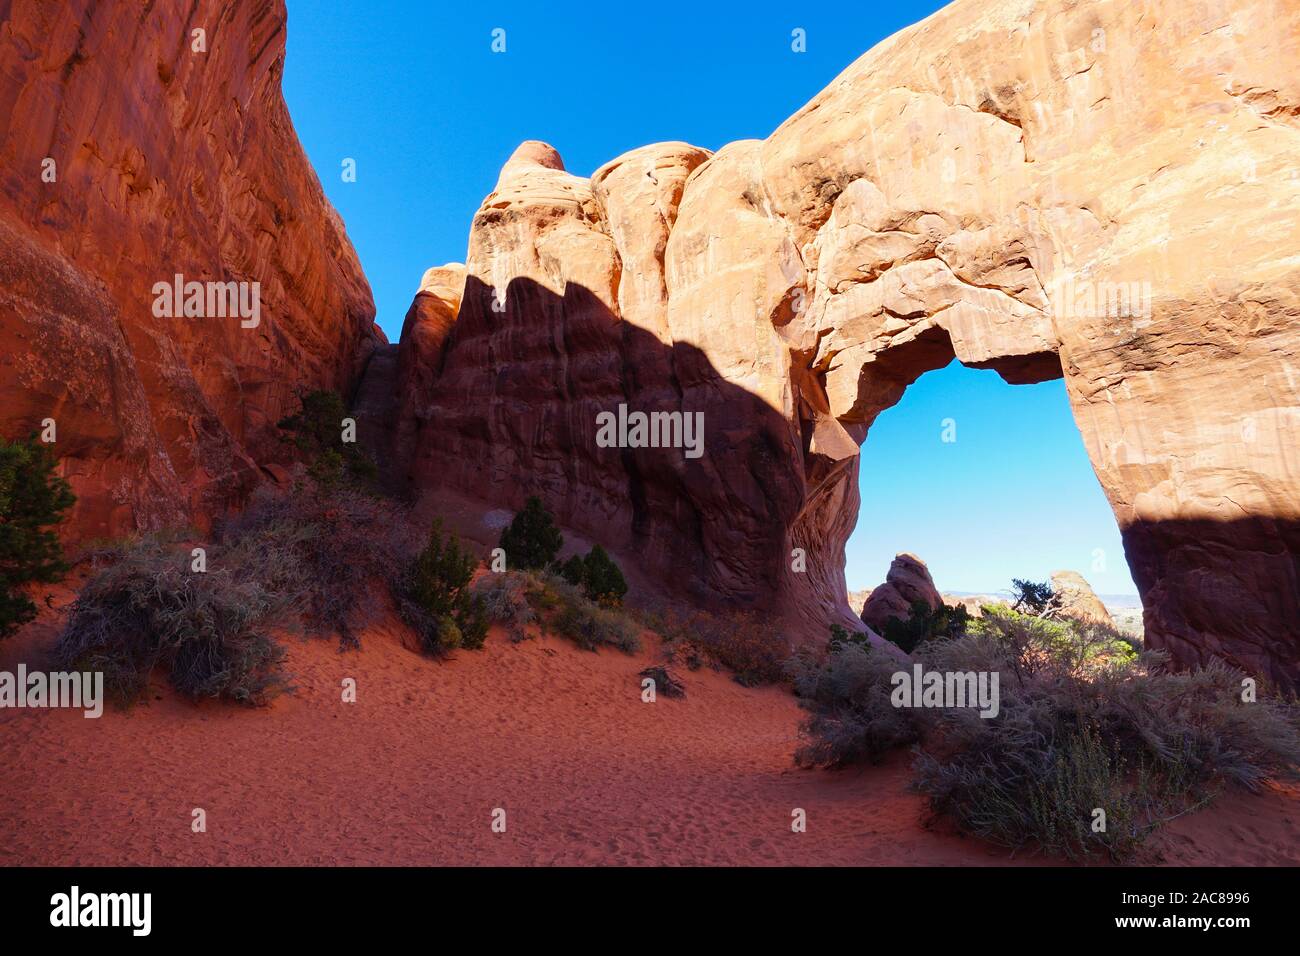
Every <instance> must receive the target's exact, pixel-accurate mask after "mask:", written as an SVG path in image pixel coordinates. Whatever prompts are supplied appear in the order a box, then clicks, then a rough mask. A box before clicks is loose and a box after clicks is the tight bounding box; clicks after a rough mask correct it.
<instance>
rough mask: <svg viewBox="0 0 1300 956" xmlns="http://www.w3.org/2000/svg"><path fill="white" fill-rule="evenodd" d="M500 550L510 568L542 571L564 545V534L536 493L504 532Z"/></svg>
mask: <svg viewBox="0 0 1300 956" xmlns="http://www.w3.org/2000/svg"><path fill="white" fill-rule="evenodd" d="M500 547H501V550H503V551H505V553H506V562H507V565H508V566H509V568H510V569H511V570H515V571H540V570H542V569H543V568H546V567H549V566H550V565H551V564H552V563H553V562H554V561H555V556H556V555H557V554H559V553H560V548H562V547H564V535H562V534H561V533H560V529H559V528H557V527H556V526H555V519H554V518H553V517H552V516H551V513H550V512H549V511H547V510H546V508H545V507H543V505H542V499H541V498H538V497H537V496H536V495H534V496H532V497H531V498H529V499H528V500H527V501H526V502H525V503H524V510H523V511H521V512H519V513H518V514H516V515H515V517H514V520H512V521H511V522H510V525H509V527H507V528H506V529H505V530H504V531H502V532H501V542H500Z"/></svg>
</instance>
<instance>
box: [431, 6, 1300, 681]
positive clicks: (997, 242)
mask: <svg viewBox="0 0 1300 956" xmlns="http://www.w3.org/2000/svg"><path fill="white" fill-rule="evenodd" d="M1298 35H1300V7H1297V6H1296V5H1295V4H1294V3H1289V2H1283V0H1245V2H1242V3H1237V4H1233V5H1231V7H1229V6H1225V5H1224V4H1222V3H1219V2H1217V0H1151V2H1148V3H1144V4H1140V5H1137V4H1115V3H1103V2H1097V0H1093V2H1088V0H1083V2H1080V0H1038V2H1029V0H994V2H987V0H957V2H954V3H952V4H950V5H948V6H946V7H944V8H943V9H942V10H940V11H939V12H937V13H936V14H934V15H933V16H931V17H929V18H927V19H926V20H924V21H922V22H921V23H919V24H917V25H915V26H913V27H910V28H908V29H906V30H904V31H902V32H901V33H899V34H897V35H896V36H894V37H891V38H890V39H888V40H886V41H884V42H883V43H881V44H880V45H879V46H877V47H876V48H875V49H874V50H872V51H871V52H870V53H868V54H866V55H865V56H863V57H862V58H860V59H859V60H858V61H857V62H856V63H854V64H853V65H852V66H850V67H849V68H848V69H847V70H846V71H845V72H844V73H843V74H842V75H841V76H840V77H838V78H837V79H836V80H835V81H834V82H833V83H832V84H831V85H830V86H829V87H828V88H827V89H826V90H825V91H824V92H822V93H821V94H819V95H818V96H817V97H815V98H814V99H813V101H812V102H810V103H809V104H808V105H807V106H805V107H804V108H803V109H802V110H800V111H799V112H798V113H797V114H795V116H793V117H792V118H791V119H789V120H788V121H787V122H786V123H784V124H783V125H782V126H781V127H780V128H779V129H777V130H776V132H774V133H773V134H772V135H771V136H770V137H768V138H767V139H766V140H763V141H744V142H738V143H732V144H730V145H728V146H726V147H724V148H723V149H721V150H719V151H718V152H717V153H716V154H714V155H710V154H709V153H708V152H706V151H705V150H701V149H697V148H695V147H691V146H688V145H686V144H682V143H668V144H660V145H655V146H648V147H644V148H641V149H638V150H634V151H632V152H631V153H627V154H625V155H623V156H621V157H619V158H618V159H616V160H614V161H613V162H611V163H608V164H606V165H605V166H604V167H602V168H601V169H600V170H598V171H597V172H596V174H595V175H594V176H593V177H592V178H591V179H589V180H588V179H585V178H582V177H579V176H574V175H571V174H569V173H567V172H565V171H564V170H563V164H562V163H561V162H560V160H559V156H558V154H557V153H556V152H555V151H554V150H553V149H551V148H550V147H548V146H546V145H544V144H538V143H530V144H525V145H524V146H523V147H521V148H520V150H519V151H518V152H517V153H516V154H515V156H514V157H512V159H511V161H510V162H509V163H507V164H506V167H505V168H504V169H503V170H502V173H501V178H500V181H499V182H498V184H497V188H496V190H494V191H493V193H492V194H491V195H489V196H488V197H487V199H485V200H484V202H483V205H482V207H481V208H480V209H479V211H478V213H477V215H476V216H475V218H474V222H473V226H472V228H471V232H470V252H469V258H468V261H467V264H466V265H467V278H466V285H465V298H464V302H463V304H462V307H461V312H460V317H459V318H458V319H457V321H456V323H455V325H454V327H453V328H452V330H451V334H450V335H449V337H448V339H447V341H446V344H445V348H444V350H443V351H442V353H441V357H440V362H441V365H440V370H439V372H438V374H437V375H436V377H435V378H434V381H433V383H432V388H431V390H430V391H429V393H428V395H427V397H426V398H425V399H424V400H423V401H422V402H421V403H420V405H419V406H418V407H417V408H415V409H413V410H411V412H412V413H413V414H414V415H415V416H416V417H418V418H422V419H423V420H425V421H429V422H433V421H436V422H437V427H436V429H428V428H426V429H425V430H424V432H423V433H422V434H423V436H424V437H423V438H422V440H421V441H420V443H419V448H418V449H416V452H415V460H414V463H413V466H412V469H411V474H412V476H413V479H414V481H415V482H416V483H417V484H420V483H429V482H447V483H450V484H452V485H454V486H455V487H458V488H460V489H463V490H465V491H468V492H472V493H474V494H478V495H480V496H482V497H483V498H484V499H485V500H486V501H489V502H494V503H498V504H505V505H508V506H518V505H519V504H520V503H521V502H522V500H523V498H524V496H525V495H527V494H532V493H536V494H541V495H542V496H543V497H544V498H545V499H546V500H547V502H548V503H549V504H550V506H551V507H552V508H553V509H554V510H556V512H557V513H558V514H559V516H560V518H561V520H562V521H564V522H565V523H566V524H569V525H571V526H574V527H577V528H579V529H581V530H583V531H585V532H587V533H589V534H591V535H593V536H594V537H596V538H597V539H599V540H601V541H603V542H605V543H606V544H607V545H609V546H611V547H616V548H618V549H620V550H621V551H622V552H623V553H624V554H625V555H630V556H633V557H634V558H635V559H636V560H637V561H638V563H640V564H641V565H642V566H643V567H644V568H645V569H646V570H647V572H648V573H650V574H652V575H653V576H655V577H656V578H658V579H659V580H661V581H662V582H664V584H665V586H667V587H675V588H679V589H681V590H683V591H688V592H690V593H692V594H693V595H695V596H696V597H698V598H699V599H701V600H707V601H709V602H712V603H723V604H737V605H744V606H749V607H757V608H760V609H766V610H767V611H768V613H771V614H775V615H778V616H784V617H785V618H786V619H787V621H788V626H789V627H790V628H791V629H792V630H799V629H804V630H805V631H806V632H807V633H808V635H809V636H810V638H811V637H814V636H817V635H824V634H825V627H826V624H827V623H830V622H836V621H840V622H852V621H853V620H854V616H852V615H851V612H850V611H849V608H848V606H847V603H846V598H847V595H846V591H845V586H844V577H843V562H844V550H843V546H844V542H845V540H846V539H847V537H848V535H849V533H850V531H851V530H852V527H853V524H854V521H855V518H856V512H857V508H858V489H857V480H856V475H857V460H856V455H857V448H858V444H859V442H861V441H862V440H863V438H864V437H866V434H867V430H868V428H869V427H870V426H871V424H872V422H874V421H875V419H876V417H877V416H878V415H879V414H880V412H881V411H883V410H884V409H886V408H888V407H889V406H891V405H893V404H894V403H895V402H897V401H898V400H899V398H900V397H901V396H902V394H903V391H904V389H905V388H906V387H907V386H908V385H909V384H910V383H911V382H913V381H914V380H915V379H916V378H917V377H918V376H919V375H921V374H922V373H924V372H925V371H927V370H930V369H936V368H941V367H942V366H944V365H946V364H947V363H948V362H950V361H951V360H952V359H953V357H954V356H955V357H957V358H958V359H960V360H961V361H962V362H963V363H965V364H967V365H969V366H973V367H977V368H992V369H996V370H997V371H998V372H999V373H1000V374H1001V375H1002V376H1003V377H1004V378H1006V379H1007V380H1008V381H1010V382H1017V383H1018V382H1039V381H1043V380H1045V379H1051V378H1058V377H1061V376H1062V375H1064V377H1065V379H1066V385H1067V390H1068V394H1069V397H1070V402H1071V406H1072V408H1073V411H1074V416H1075V421H1076V423H1077V424H1078V427H1079V429H1080V431H1081V433H1082V435H1083V439H1084V442H1085V444H1086V447H1087V449H1088V453H1089V455H1090V457H1091V459H1092V464H1093V467H1094V469H1095V470H1096V473H1097V475H1098V477H1099V478H1100V480H1101V483H1102V487H1103V489H1104V490H1105V492H1106V495H1107V497H1108V498H1109V500H1110V502H1111V505H1112V507H1113V508H1114V511H1115V514H1116V518H1117V520H1118V523H1119V526H1120V530H1121V533H1122V535H1123V537H1124V542H1125V550H1126V554H1127V556H1128V559H1129V562H1130V565H1131V568H1132V571H1133V575H1134V578H1135V580H1136V582H1137V584H1138V587H1139V589H1140V591H1141V593H1142V595H1143V598H1144V601H1145V605H1146V625H1147V627H1146V631H1147V642H1148V644H1150V645H1152V646H1155V647H1163V648H1167V649H1168V650H1169V651H1170V652H1171V653H1172V655H1173V656H1174V658H1175V659H1176V660H1179V661H1182V662H1184V663H1193V662H1198V661H1205V660H1207V659H1209V658H1211V657H1220V658H1224V659H1226V660H1229V661H1231V662H1233V663H1235V664H1238V665H1240V666H1243V667H1245V668H1247V669H1249V670H1251V671H1254V672H1256V673H1261V674H1266V675H1268V676H1269V677H1272V678H1274V679H1276V680H1277V681H1279V682H1281V683H1283V684H1285V685H1291V686H1295V685H1296V684H1297V682H1298V681H1300V576H1298V572H1297V567H1300V473H1297V471H1296V466H1295V461H1294V454H1293V451H1294V449H1295V448H1297V447H1300V416H1298V415H1297V414H1296V413H1295V412H1296V409H1297V408H1300V263H1298V261H1297V259H1296V258H1295V256H1294V254H1293V252H1294V246H1295V241H1294V240H1295V239H1296V238H1297V237H1298V236H1300V177H1297V176H1296V175H1295V163H1294V158H1295V156H1296V155H1297V153H1298V152H1300V127H1298V126H1297V123H1296V113H1297V109H1300V107H1298V106H1297V104H1300V79H1298V78H1300V44H1298V43H1296V42H1295V39H1296V37H1297V36H1298ZM1288 240H1291V241H1288ZM620 404H625V405H627V406H628V407H629V408H632V409H636V410H644V411H646V412H655V411H660V412H682V413H696V412H700V413H703V414H704V416H705V417H704V428H705V432H706V448H707V451H706V453H705V454H704V455H703V457H701V458H700V459H698V460H688V459H683V457H682V455H681V454H680V453H679V452H676V451H673V450H666V449H662V448H652V447H622V448H612V449H611V448H602V447H599V446H598V445H597V443H596V439H595V434H596V426H595V423H596V416H597V414H599V413H601V412H605V411H610V410H613V409H614V408H615V407H616V406H618V405H620ZM1009 453H1013V452H1010V451H1009ZM899 468H900V473H901V471H902V469H904V468H905V465H904V464H902V463H900V464H899ZM868 506H869V507H874V506H876V503H874V502H873V503H868ZM972 546H974V545H972Z"/></svg>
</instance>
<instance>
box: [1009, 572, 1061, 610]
mask: <svg viewBox="0 0 1300 956" xmlns="http://www.w3.org/2000/svg"><path fill="white" fill-rule="evenodd" d="M1011 593H1012V596H1013V597H1014V598H1015V599H1016V601H1015V603H1014V604H1012V605H1011V609H1012V610H1013V611H1019V610H1020V609H1021V608H1022V607H1025V608H1028V609H1029V610H1030V611H1031V612H1033V613H1034V614H1042V613H1043V612H1044V611H1046V610H1047V609H1048V608H1049V607H1051V605H1052V601H1053V599H1054V598H1055V597H1056V595H1055V593H1054V592H1053V591H1052V585H1051V584H1050V583H1048V582H1047V581H1043V582H1041V583H1038V582H1034V581H1022V580H1021V579H1020V578H1012V580H1011Z"/></svg>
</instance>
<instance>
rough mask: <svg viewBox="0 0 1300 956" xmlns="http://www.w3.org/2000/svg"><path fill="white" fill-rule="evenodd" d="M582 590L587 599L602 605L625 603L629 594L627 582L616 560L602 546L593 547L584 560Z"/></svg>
mask: <svg viewBox="0 0 1300 956" xmlns="http://www.w3.org/2000/svg"><path fill="white" fill-rule="evenodd" d="M582 570H583V575H582V589H583V591H585V592H586V594H587V597H589V598H591V600H593V601H596V602H598V603H600V604H608V605H616V604H622V603H623V595H625V594H627V581H626V579H624V577H623V572H622V571H621V570H620V569H619V566H618V565H617V564H615V563H614V559H613V558H611V557H610V556H609V555H608V554H606V553H605V549H604V548H602V547H601V546H600V545H598V544H597V545H593V546H592V549H591V551H590V552H589V553H588V554H587V556H586V557H585V558H583V560H582Z"/></svg>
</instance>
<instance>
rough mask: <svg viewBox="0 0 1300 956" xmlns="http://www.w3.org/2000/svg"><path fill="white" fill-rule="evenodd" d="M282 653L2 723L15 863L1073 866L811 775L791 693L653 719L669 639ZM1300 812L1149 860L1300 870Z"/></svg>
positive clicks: (713, 701) (36, 634)
mask: <svg viewBox="0 0 1300 956" xmlns="http://www.w3.org/2000/svg"><path fill="white" fill-rule="evenodd" d="M72 596H73V592H72V591H71V590H69V589H60V592H59V593H58V594H56V596H55V599H54V604H55V608H54V609H42V613H41V617H40V618H39V619H38V620H37V621H35V622H34V623H32V624H31V625H29V626H28V627H27V628H25V629H24V630H23V631H21V632H20V633H19V634H17V635H16V636H15V637H13V638H12V639H10V640H7V641H5V642H4V643H3V644H0V669H3V670H10V671H12V670H14V669H15V668H16V666H17V664H18V663H19V662H20V661H21V662H26V663H27V664H28V665H29V666H32V667H35V666H39V662H41V661H42V659H43V656H44V652H45V649H46V648H48V646H49V645H50V644H51V643H52V642H53V640H54V638H55V636H56V634H57V630H58V628H59V626H60V624H61V621H62V617H63V613H64V610H63V608H64V607H65V606H66V604H67V603H68V602H69V601H70V600H71V599H72ZM284 641H285V644H286V647H287V648H288V652H289V661H288V666H289V670H290V671H291V672H293V674H294V675H295V679H296V680H295V682H296V686H297V690H296V693H294V694H293V695H288V696H283V697H280V698H279V699H277V700H276V701H275V702H274V703H273V704H272V705H271V706H269V707H266V708H261V709H252V708H245V707H241V706H237V705H231V704H222V703H215V702H213V703H203V704H193V703H190V702H189V701H187V700H184V699H181V698H178V697H177V696H176V695H174V694H173V693H172V691H171V690H170V688H168V687H166V686H164V685H162V684H159V685H158V686H157V689H155V690H154V691H152V692H151V693H150V695H149V699H148V701H147V703H145V704H143V705H139V706H136V707H135V708H134V709H132V710H130V711H123V710H120V709H116V708H113V707H109V708H107V709H106V710H105V712H104V715H103V717H101V718H100V719H98V720H88V719H85V718H84V717H82V715H81V712H80V711H66V710H64V711H49V710H46V711H37V710H27V711H23V710H0V766H2V767H3V768H4V769H3V779H4V785H3V789H4V796H3V798H0V837H2V838H0V864H4V865H15V864H21V865H36V864H54V865H69V864H77V865H104V864H133V865H134V864H149V865H173V864H175V865H180V864H190V865H196V864H199V865H210V864H219V865H232V864H254V865H285V864H308V865H310V864H345V865H347V864H391V865H435V864H441V865H449V864H450V865H462V864H465V865H467V864H495V865H515V864H570V865H571V864H589V863H602V864H610V863H613V864H629V865H654V864H670V865H703V864H756V865H767V864H776V865H853V864H857V865H891V864H892V865H962V864H976V865H997V864H1004V863H1030V864H1044V863H1047V864H1050V863H1054V862H1056V861H1054V860H1051V859H1045V858H1043V857H1042V856H1035V855H1030V854H1024V853H1022V854H1019V855H1017V856H1015V857H1014V858H1012V857H1011V856H1010V855H1009V853H1008V851H1006V850H1003V849H1000V848H997V847H992V846H988V845H985V844H983V843H981V842H979V841H976V840H972V839H969V838H965V837H962V836H960V835H958V834H956V833H953V832H951V830H950V829H949V828H948V827H946V826H944V825H938V826H935V827H928V826H927V824H926V809H925V806H924V802H923V800H922V799H921V798H920V797H918V796H916V795H914V794H911V793H909V792H908V791H907V789H906V782H907V777H908V772H907V764H908V757H907V755H905V754H900V755H898V756H896V757H895V758H894V759H892V760H891V761H889V762H888V763H886V764H884V765H882V766H879V767H872V768H865V769H852V770H846V771H839V772H831V771H809V770H800V769H797V768H796V767H794V765H793V762H792V759H791V758H792V755H793V752H794V748H795V746H796V744H797V739H798V725H799V721H800V716H801V711H800V710H799V707H798V705H797V703H796V701H795V699H794V698H793V697H792V696H791V695H790V694H789V692H788V691H786V690H784V689H781V688H776V687H767V688H759V689H748V688H744V687H741V686H740V685H739V684H737V683H735V682H734V681H733V680H731V678H730V676H729V675H728V674H727V673H726V672H715V671H709V670H700V671H695V672H691V671H682V672H681V675H682V676H683V678H684V680H685V683H686V688H687V696H686V698H685V699H681V700H671V699H668V698H665V697H663V696H660V698H659V699H658V700H657V701H656V702H655V703H652V704H648V703H643V702H642V701H641V697H640V684H639V679H638V677H637V674H638V672H639V671H640V670H641V669H642V668H644V667H646V666H647V665H648V664H649V663H652V662H654V661H656V660H657V659H658V658H657V648H656V646H655V643H654V640H653V639H649V640H648V641H647V646H646V648H645V649H643V650H642V651H641V652H640V653H639V654H637V655H634V656H628V655H624V654H621V653H618V652H616V651H601V652H599V653H592V652H587V651H582V650H579V649H577V648H576V647H574V646H573V645H572V644H570V643H569V642H567V641H565V640H563V639H561V638H556V637H549V636H539V637H536V638H534V639H532V640H528V641H525V642H523V643H519V644H512V643H511V642H510V641H509V639H508V638H507V637H506V636H505V634H504V633H503V632H500V631H499V630H494V631H493V633H492V634H491V636H490V637H489V640H488V643H487V646H486V648H485V649H484V650H482V651H480V652H461V653H460V654H459V655H458V656H457V657H456V658H455V659H452V660H447V661H442V662H439V661H434V660H429V659H426V658H423V657H420V656H417V655H416V654H414V653H412V652H411V651H409V650H407V649H406V648H404V647H403V646H402V642H401V628H400V625H398V624H396V623H395V621H391V620H381V621H380V622H378V623H377V624H375V625H374V626H371V627H370V628H368V629H367V630H366V631H365V633H364V635H363V637H362V647H361V650H360V651H359V652H348V653H340V652H339V651H338V649H337V646H336V645H335V643H334V642H332V641H329V640H325V639H319V638H314V639H306V638H299V637H294V636H286V637H285V638H284ZM346 677H352V678H355V679H356V682H357V702H356V703H353V704H347V703H343V702H342V693H341V682H342V681H343V679H344V678H346ZM195 808H202V809H204V810H205V811H206V816H207V831H206V832H204V833H194V832H192V830H191V820H192V816H191V814H192V811H193V810H194V809H195ZM496 808H504V809H505V811H506V832H505V833H494V832H492V828H491V820H492V813H493V810H494V809H496ZM794 808H802V809H804V810H805V811H806V812H807V820H808V825H807V831H806V832H805V833H794V832H792V830H791V811H792V810H793V809H794ZM1298 810H1300V792H1298V791H1297V790H1296V789H1294V788H1292V789H1280V788H1277V789H1272V790H1269V791H1267V792H1265V793H1263V794H1260V795H1258V796H1253V795H1246V794H1240V793H1234V794H1231V795H1229V796H1228V797H1226V798H1224V799H1223V800H1222V801H1220V802H1219V803H1218V804H1216V805H1215V806H1213V807H1211V808H1210V809H1209V810H1207V811H1202V812H1200V813H1198V814H1195V815H1193V816H1190V817H1188V818H1185V819H1183V820H1179V821H1176V822H1175V823H1174V824H1173V825H1171V827H1170V828H1169V829H1168V830H1167V831H1166V833H1165V834H1164V835H1163V836H1161V837H1160V838H1159V839H1158V840H1157V841H1156V848H1155V855H1154V856H1153V857H1152V858H1150V860H1149V861H1151V862H1166V863H1176V864H1186V863H1204V864H1238V865H1259V864H1296V863H1300V813H1298V812H1297V811H1298Z"/></svg>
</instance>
